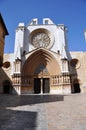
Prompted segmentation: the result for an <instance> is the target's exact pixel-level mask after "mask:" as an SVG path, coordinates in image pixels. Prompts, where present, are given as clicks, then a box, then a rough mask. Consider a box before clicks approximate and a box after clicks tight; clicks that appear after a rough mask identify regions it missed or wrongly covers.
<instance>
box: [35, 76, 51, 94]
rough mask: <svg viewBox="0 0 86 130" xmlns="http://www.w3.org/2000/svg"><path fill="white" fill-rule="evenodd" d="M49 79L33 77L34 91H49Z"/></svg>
mask: <svg viewBox="0 0 86 130" xmlns="http://www.w3.org/2000/svg"><path fill="white" fill-rule="evenodd" d="M49 92H50V80H49V78H34V93H35V94H36V93H49Z"/></svg>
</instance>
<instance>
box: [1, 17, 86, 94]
mask: <svg viewBox="0 0 86 130" xmlns="http://www.w3.org/2000/svg"><path fill="white" fill-rule="evenodd" d="M85 61H86V52H69V51H68V41H67V27H65V26H64V25H63V24H57V25H56V24H54V23H53V21H52V20H51V19H49V18H44V19H43V20H42V24H39V21H38V19H32V21H31V22H30V23H29V24H28V25H27V26H25V25H24V23H19V25H18V27H17V28H16V32H15V46H14V53H10V54H4V63H3V67H2V70H1V73H2V76H1V77H0V78H1V79H2V80H1V82H0V93H11V94H18V95H21V94H46V93H48V94H70V93H81V92H82V93H83V92H85V91H86V72H85V68H86V63H85Z"/></svg>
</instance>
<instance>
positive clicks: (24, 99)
mask: <svg viewBox="0 0 86 130" xmlns="http://www.w3.org/2000/svg"><path fill="white" fill-rule="evenodd" d="M0 130H86V94H71V95H22V96H15V95H0Z"/></svg>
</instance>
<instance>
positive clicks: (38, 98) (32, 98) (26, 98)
mask: <svg viewBox="0 0 86 130" xmlns="http://www.w3.org/2000/svg"><path fill="white" fill-rule="evenodd" d="M63 100H64V95H20V96H17V95H5V94H2V95H0V106H3V107H16V106H22V105H32V104H39V103H48V102H58V101H63Z"/></svg>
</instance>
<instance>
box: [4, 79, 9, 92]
mask: <svg viewBox="0 0 86 130" xmlns="http://www.w3.org/2000/svg"><path fill="white" fill-rule="evenodd" d="M3 93H4V94H9V93H11V83H10V81H9V80H6V81H4V82H3Z"/></svg>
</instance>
